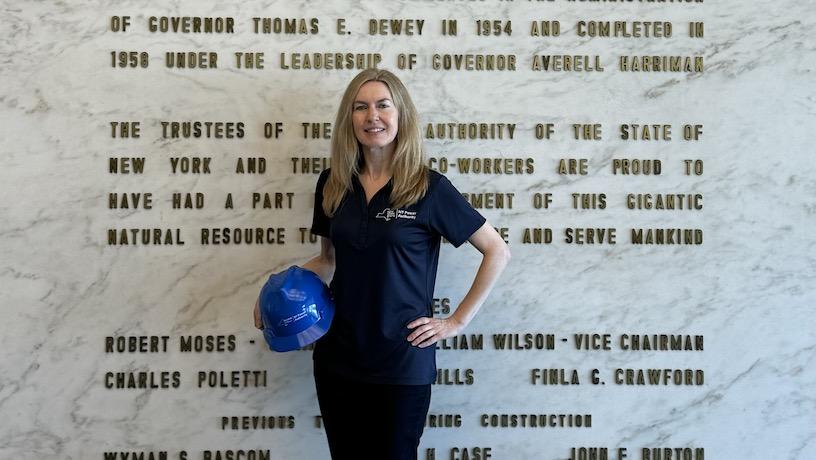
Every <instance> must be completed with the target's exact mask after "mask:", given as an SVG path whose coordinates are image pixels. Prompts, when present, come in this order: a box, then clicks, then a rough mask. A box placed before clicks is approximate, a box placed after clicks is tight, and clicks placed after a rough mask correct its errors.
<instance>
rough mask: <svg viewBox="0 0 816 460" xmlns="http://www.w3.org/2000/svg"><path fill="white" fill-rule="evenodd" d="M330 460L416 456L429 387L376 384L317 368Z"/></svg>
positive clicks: (388, 459) (395, 459)
mask: <svg viewBox="0 0 816 460" xmlns="http://www.w3.org/2000/svg"><path fill="white" fill-rule="evenodd" d="M315 388H316V389H317V402H318V404H320V414H321V416H322V419H323V427H324V428H325V430H326V437H327V438H328V440H329V451H330V452H331V457H332V459H333V460H351V459H354V460H366V459H382V460H416V458H417V447H418V446H419V438H420V437H421V436H422V430H423V428H424V427H425V419H426V418H427V416H428V407H429V406H430V404H431V386H430V385H378V384H369V383H361V382H355V381H351V380H348V379H345V378H343V377H340V376H338V375H334V374H327V373H324V372H315Z"/></svg>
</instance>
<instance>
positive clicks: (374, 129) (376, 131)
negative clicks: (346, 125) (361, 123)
mask: <svg viewBox="0 0 816 460" xmlns="http://www.w3.org/2000/svg"><path fill="white" fill-rule="evenodd" d="M364 131H365V132H367V133H369V134H377V133H381V132H383V131H385V128H368V129H365V130H364Z"/></svg>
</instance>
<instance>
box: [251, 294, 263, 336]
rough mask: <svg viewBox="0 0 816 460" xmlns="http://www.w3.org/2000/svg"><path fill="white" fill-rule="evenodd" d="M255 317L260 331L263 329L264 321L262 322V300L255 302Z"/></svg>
mask: <svg viewBox="0 0 816 460" xmlns="http://www.w3.org/2000/svg"><path fill="white" fill-rule="evenodd" d="M253 316H254V319H255V327H257V328H258V329H263V321H261V299H260V298H258V300H256V301H255V310H254V311H253Z"/></svg>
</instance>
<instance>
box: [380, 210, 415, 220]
mask: <svg viewBox="0 0 816 460" xmlns="http://www.w3.org/2000/svg"><path fill="white" fill-rule="evenodd" d="M377 219H383V220H385V221H386V222H388V221H389V220H391V219H416V211H406V210H404V209H391V208H385V209H383V210H382V211H380V212H379V213H377Z"/></svg>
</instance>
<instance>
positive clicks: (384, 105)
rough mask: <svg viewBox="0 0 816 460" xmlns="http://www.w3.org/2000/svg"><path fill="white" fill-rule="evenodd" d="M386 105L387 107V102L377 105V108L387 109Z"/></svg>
mask: <svg viewBox="0 0 816 460" xmlns="http://www.w3.org/2000/svg"><path fill="white" fill-rule="evenodd" d="M388 107H389V105H388V104H380V105H379V108H381V109H387V108H388Z"/></svg>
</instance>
